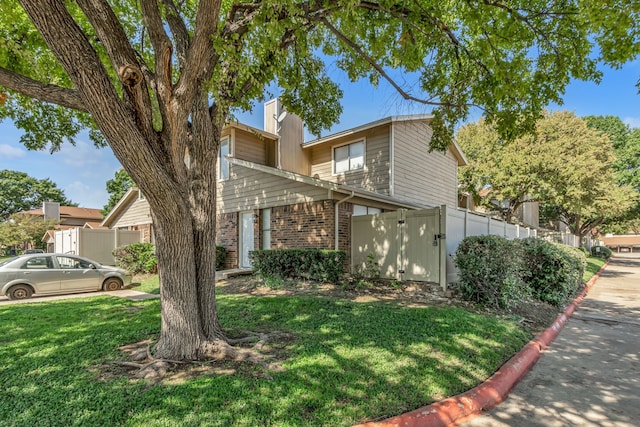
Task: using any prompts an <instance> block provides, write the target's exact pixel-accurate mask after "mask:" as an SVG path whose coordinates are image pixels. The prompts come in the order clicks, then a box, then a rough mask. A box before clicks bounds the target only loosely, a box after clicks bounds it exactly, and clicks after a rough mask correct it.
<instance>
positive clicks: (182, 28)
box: [163, 0, 191, 67]
mask: <svg viewBox="0 0 640 427" xmlns="http://www.w3.org/2000/svg"><path fill="white" fill-rule="evenodd" d="M163 1H164V5H165V8H166V9H167V14H166V15H167V22H168V23H169V28H171V33H172V34H173V39H174V41H175V44H176V55H177V56H178V61H179V63H180V66H181V67H184V65H185V62H186V60H187V51H188V49H189V43H190V42H191V36H190V35H189V30H188V29H187V26H186V25H185V23H184V21H183V19H182V17H181V16H180V13H179V12H178V8H177V7H176V4H175V2H174V1H173V0H163Z"/></svg>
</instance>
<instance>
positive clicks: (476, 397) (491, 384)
mask: <svg viewBox="0 0 640 427" xmlns="http://www.w3.org/2000/svg"><path fill="white" fill-rule="evenodd" d="M608 265H609V262H606V263H605V264H604V265H603V266H602V268H600V270H599V271H598V272H597V273H596V274H595V275H594V276H593V277H592V278H591V279H590V280H589V281H588V282H587V285H586V286H585V287H584V289H583V290H582V291H581V292H580V293H579V294H578V296H577V297H576V298H575V299H574V300H573V302H571V304H569V306H567V308H565V310H564V311H563V312H562V313H561V314H560V315H559V316H558V317H557V318H556V320H555V321H554V322H553V324H552V325H551V326H550V327H548V328H547V329H546V330H544V331H543V332H542V333H541V334H540V335H538V336H537V337H535V338H534V339H532V340H531V341H529V342H528V343H527V344H526V345H525V346H524V347H523V348H522V350H520V351H519V352H518V353H516V355H515V356H513V357H512V358H511V359H509V360H508V361H507V362H506V363H505V364H504V365H502V366H501V367H500V369H498V371H497V372H496V373H495V374H493V375H492V376H491V377H489V379H487V380H486V381H485V382H484V383H482V384H480V385H478V386H476V387H474V388H472V389H471V390H468V391H466V392H464V393H461V394H458V395H456V396H453V397H450V398H448V399H445V400H442V401H440V402H436V403H433V404H431V405H427V406H423V407H422V408H418V409H416V410H414V411H411V412H407V413H406V414H402V415H398V416H397V417H392V418H389V419H386V420H383V421H377V422H370V423H364V424H358V425H357V426H354V427H449V426H455V425H458V424H460V423H463V422H465V421H469V420H470V419H471V418H474V417H475V416H477V415H479V414H480V413H481V412H482V411H486V410H487V409H490V408H492V407H494V406H496V405H497V404H499V403H500V402H502V401H503V400H504V399H505V398H506V397H507V395H508V394H509V392H510V391H511V389H512V388H513V387H514V386H515V385H516V384H517V383H518V382H519V381H520V380H521V379H522V378H523V377H524V376H525V375H526V373H527V372H529V370H530V369H531V368H532V367H533V365H535V364H536V362H537V361H538V358H539V357H540V355H541V353H542V351H543V350H544V349H546V348H547V347H549V345H551V343H552V342H553V340H555V339H556V337H557V336H558V334H559V333H560V331H561V330H562V328H563V327H564V325H565V324H566V323H567V321H568V320H569V317H571V315H572V314H573V312H574V311H575V310H576V308H577V307H578V305H579V304H580V302H582V300H583V299H584V297H585V296H586V295H587V293H588V292H589V291H590V290H591V288H592V287H593V285H594V284H595V282H596V280H598V278H599V277H600V274H602V272H603V271H604V269H605V268H606V267H607V266H608Z"/></svg>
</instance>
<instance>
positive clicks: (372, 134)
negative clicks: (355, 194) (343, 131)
mask: <svg viewBox="0 0 640 427" xmlns="http://www.w3.org/2000/svg"><path fill="white" fill-rule="evenodd" d="M389 129H390V126H389V125H384V126H379V127H376V128H372V129H368V130H365V131H362V132H358V133H355V134H352V135H348V136H345V137H342V138H340V139H336V140H335V141H332V142H331V143H327V144H321V145H318V146H316V147H313V148H311V149H310V151H311V176H317V177H318V178H320V179H323V180H327V181H332V182H337V183H340V184H346V185H350V186H354V187H358V188H362V189H365V190H368V191H375V192H377V193H379V194H389V141H390V135H389ZM362 139H364V140H365V150H366V151H365V165H364V169H363V170H361V171H353V172H346V173H341V174H338V175H334V174H333V160H332V159H333V154H332V153H333V149H334V148H335V147H337V146H340V145H344V144H348V143H351V142H356V141H359V140H362Z"/></svg>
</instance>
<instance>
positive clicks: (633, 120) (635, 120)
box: [623, 117, 640, 128]
mask: <svg viewBox="0 0 640 427" xmlns="http://www.w3.org/2000/svg"><path fill="white" fill-rule="evenodd" d="M623 122H624V123H625V124H627V125H629V126H631V127H632V128H640V117H625V118H624V120H623Z"/></svg>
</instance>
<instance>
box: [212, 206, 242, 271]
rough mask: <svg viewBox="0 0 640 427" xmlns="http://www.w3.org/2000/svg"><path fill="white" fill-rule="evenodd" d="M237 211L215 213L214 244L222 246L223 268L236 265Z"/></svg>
mask: <svg viewBox="0 0 640 427" xmlns="http://www.w3.org/2000/svg"><path fill="white" fill-rule="evenodd" d="M238 216H239V215H238V212H232V213H226V214H219V215H216V245H219V246H224V247H225V249H226V250H227V259H226V260H225V263H224V268H225V269H228V268H237V267H238Z"/></svg>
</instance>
